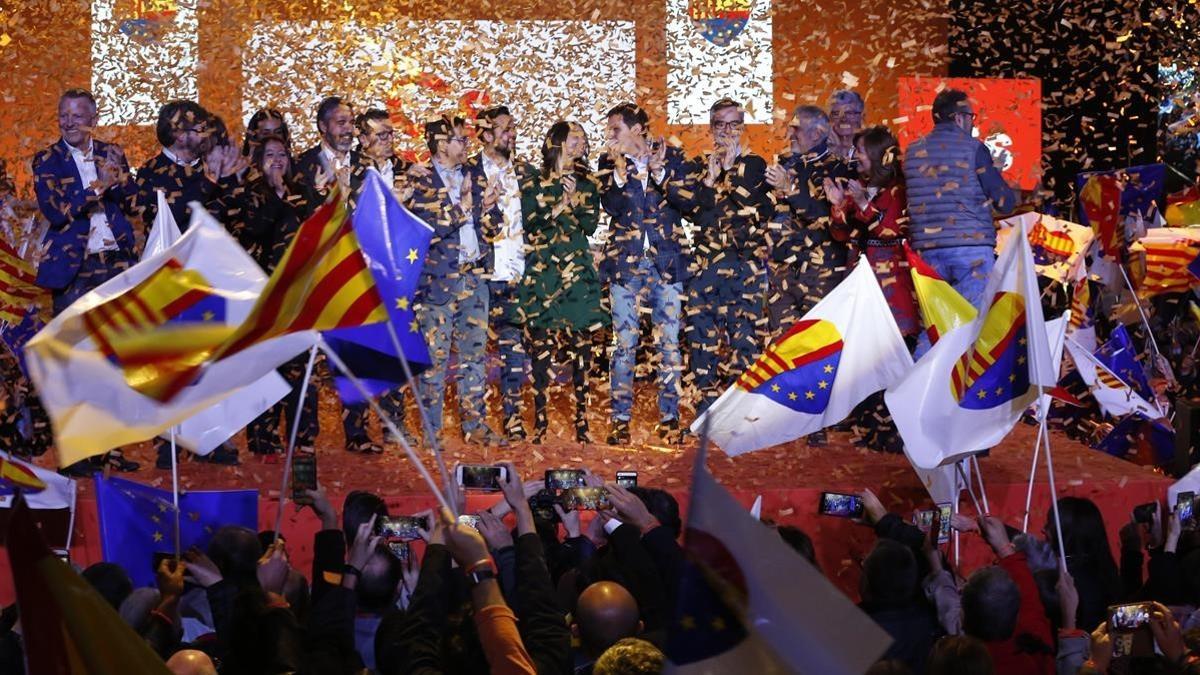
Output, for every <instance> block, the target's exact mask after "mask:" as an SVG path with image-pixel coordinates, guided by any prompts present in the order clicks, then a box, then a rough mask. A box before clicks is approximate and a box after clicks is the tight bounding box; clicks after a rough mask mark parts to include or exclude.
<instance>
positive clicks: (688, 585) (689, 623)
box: [665, 532, 748, 666]
mask: <svg viewBox="0 0 1200 675" xmlns="http://www.w3.org/2000/svg"><path fill="white" fill-rule="evenodd" d="M688 534H689V536H691V532H689V533H688ZM747 637H748V635H747V633H746V627H745V626H743V625H742V620H741V618H739V617H738V615H737V613H736V612H734V611H733V610H732V609H730V607H729V605H728V604H726V602H725V599H724V598H722V597H721V595H720V593H718V591H717V589H715V588H713V586H712V583H710V582H709V580H708V579H707V578H706V577H705V572H704V570H702V569H701V568H700V566H699V564H697V563H696V562H695V561H693V560H690V559H687V558H685V559H684V563H683V570H682V573H681V574H680V577H679V606H678V607H677V608H676V610H675V617H674V620H673V621H672V623H671V625H670V627H669V628H668V630H667V643H666V650H665V651H666V654H667V657H668V658H670V660H671V663H674V664H676V665H678V666H685V665H687V664H689V663H696V662H697V661H705V660H707V659H711V658H714V657H716V656H719V655H721V654H724V653H725V652H729V651H732V650H733V649H734V648H736V647H737V646H738V645H740V644H741V643H742V642H744V641H745V640H746V638H747Z"/></svg>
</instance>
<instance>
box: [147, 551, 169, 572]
mask: <svg viewBox="0 0 1200 675" xmlns="http://www.w3.org/2000/svg"><path fill="white" fill-rule="evenodd" d="M174 558H175V554H174V553H171V552H169V551H168V552H163V551H155V552H154V562H153V564H154V567H152V568H150V569H152V570H154V572H155V573H156V574H157V573H158V566H159V565H161V564H162V561H164V560H172V559H174Z"/></svg>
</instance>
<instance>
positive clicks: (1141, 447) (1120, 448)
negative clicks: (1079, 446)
mask: <svg viewBox="0 0 1200 675" xmlns="http://www.w3.org/2000/svg"><path fill="white" fill-rule="evenodd" d="M1092 447H1093V448H1095V449H1097V450H1101V451H1103V452H1105V453H1107V454H1109V455H1112V456H1113V457H1118V458H1121V459H1130V460H1133V459H1141V460H1142V461H1141V462H1139V463H1142V464H1144V463H1150V464H1154V465H1155V466H1161V465H1163V464H1166V463H1167V462H1170V461H1171V460H1172V459H1174V458H1175V430H1174V429H1172V428H1171V427H1169V426H1167V425H1166V424H1164V423H1163V422H1160V421H1158V420H1148V419H1146V418H1145V417H1142V416H1141V415H1137V414H1135V415H1128V416H1126V417H1125V418H1124V419H1122V420H1121V421H1120V422H1117V424H1116V425H1115V426H1114V427H1113V430H1112V431H1110V432H1109V433H1108V435H1107V436H1105V437H1104V438H1103V439H1101V440H1100V441H1098V442H1097V443H1096V444H1095V445H1093V446H1092Z"/></svg>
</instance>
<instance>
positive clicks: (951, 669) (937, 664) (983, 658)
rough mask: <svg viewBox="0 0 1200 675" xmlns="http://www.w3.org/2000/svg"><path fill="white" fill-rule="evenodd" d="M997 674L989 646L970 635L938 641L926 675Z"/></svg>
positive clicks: (927, 663)
mask: <svg viewBox="0 0 1200 675" xmlns="http://www.w3.org/2000/svg"><path fill="white" fill-rule="evenodd" d="M995 672H996V668H995V666H994V665H993V664H992V655H991V653H990V652H988V650H987V645H985V644H983V643H982V642H980V641H979V640H977V639H975V638H973V637H971V636H970V635H950V636H947V637H944V638H942V639H941V640H938V641H937V643H935V644H934V645H933V649H932V650H930V652H929V660H928V661H926V662H925V673H926V675H992V673H995Z"/></svg>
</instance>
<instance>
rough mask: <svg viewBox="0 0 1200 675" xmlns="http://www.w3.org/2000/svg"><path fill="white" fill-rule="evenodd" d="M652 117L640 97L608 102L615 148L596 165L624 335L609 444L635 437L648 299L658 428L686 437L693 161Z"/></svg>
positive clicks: (619, 331) (674, 437)
mask: <svg viewBox="0 0 1200 675" xmlns="http://www.w3.org/2000/svg"><path fill="white" fill-rule="evenodd" d="M649 123H650V119H649V116H648V115H647V114H646V111H645V110H643V109H642V108H640V107H638V106H637V105H635V104H633V103H622V104H620V105H618V106H616V107H614V108H612V109H611V110H609V111H608V138H609V148H608V151H607V152H605V153H604V154H602V155H601V156H600V166H599V171H598V172H597V177H598V179H599V181H600V201H601V204H602V205H603V206H604V210H605V211H607V212H608V214H609V216H611V217H612V225H611V228H612V232H611V234H610V235H609V242H608V250H607V251H606V252H605V254H604V258H605V260H606V262H607V272H606V273H607V274H609V280H608V281H609V294H610V298H611V302H612V316H613V324H614V331H615V332H616V338H617V344H616V350H615V351H614V352H613V358H612V364H611V371H612V372H611V376H612V429H611V431H610V433H609V436H608V443H609V445H625V444H628V443H629V422H630V419H631V418H632V416H633V380H634V369H635V365H636V359H637V349H638V343H639V342H640V340H641V336H642V328H641V312H640V311H639V310H640V309H641V308H642V307H648V308H649V309H650V318H651V323H652V325H653V331H654V341H653V342H654V346H655V350H654V351H655V353H656V354H657V360H658V414H659V423H658V434H659V437H660V438H662V439H664V440H668V441H672V442H676V441H678V440H679V395H680V376H681V367H682V359H681V358H680V352H679V320H680V312H681V310H682V297H683V283H684V282H685V281H686V280H687V274H688V269H687V258H686V257H685V256H684V253H683V250H682V244H681V242H682V239H683V229H682V225H681V218H680V214H679V207H680V205H684V199H683V198H682V197H681V196H680V189H681V187H682V186H683V185H684V182H683V181H681V180H680V179H682V178H684V177H685V175H686V172H687V162H686V161H685V158H684V156H683V151H682V150H680V149H679V148H675V147H668V146H667V144H666V143H665V142H663V140H662V139H661V138H660V139H657V140H655V141H651V140H650V139H649V137H648V132H649Z"/></svg>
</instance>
